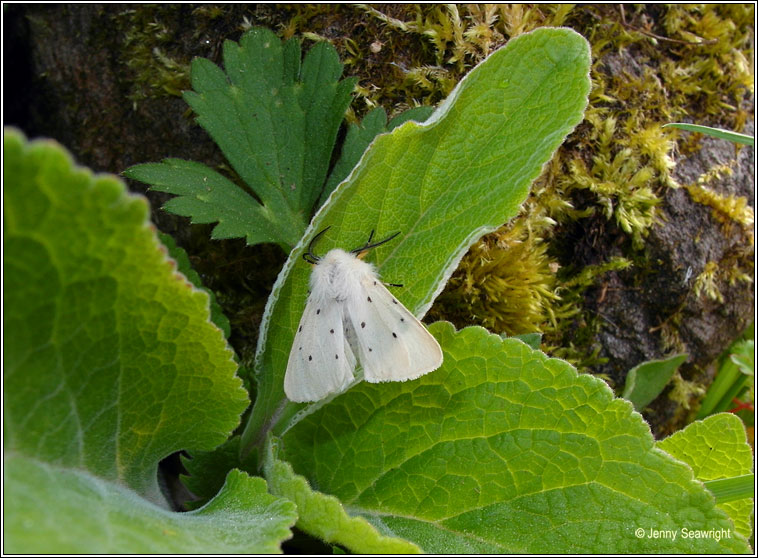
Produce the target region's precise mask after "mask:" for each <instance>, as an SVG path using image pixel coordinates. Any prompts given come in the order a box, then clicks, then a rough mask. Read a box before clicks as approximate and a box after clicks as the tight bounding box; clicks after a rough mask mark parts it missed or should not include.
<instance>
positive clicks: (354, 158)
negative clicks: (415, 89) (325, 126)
mask: <svg viewBox="0 0 758 558" xmlns="http://www.w3.org/2000/svg"><path fill="white" fill-rule="evenodd" d="M432 112H433V109H432V107H416V108H412V109H409V110H406V111H405V112H403V113H401V114H399V115H397V116H396V117H395V118H393V119H392V120H391V121H390V122H389V124H388V123H387V113H385V112H384V109H383V108H382V107H377V108H375V109H373V110H372V111H370V112H369V113H368V114H366V116H365V117H364V118H363V120H362V121H361V123H360V124H351V125H350V126H349V127H348V130H347V134H346V135H345V141H344V143H343V145H342V153H341V154H340V158H339V159H338V160H337V162H336V163H335V165H334V169H332V173H331V174H330V175H329V179H328V180H327V181H326V187H325V188H324V192H323V194H321V199H320V201H319V205H320V206H321V205H323V204H324V202H325V201H326V199H327V198H328V197H329V196H330V195H331V193H332V192H333V191H334V189H335V188H336V187H337V185H338V184H339V183H340V182H342V181H343V180H345V178H347V176H348V175H349V174H350V171H351V170H353V169H354V168H355V166H356V165H357V164H358V161H360V159H361V155H363V153H364V152H365V151H366V148H367V147H368V146H369V144H370V143H371V142H372V141H373V140H374V138H375V137H376V136H378V135H379V134H381V133H383V132H387V131H391V130H394V129H395V128H397V127H398V126H400V125H401V124H404V123H405V122H408V121H409V120H414V121H416V122H423V121H424V120H426V119H427V118H429V116H430V115H431V113H432Z"/></svg>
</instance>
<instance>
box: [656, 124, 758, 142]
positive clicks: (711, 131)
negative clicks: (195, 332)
mask: <svg viewBox="0 0 758 558" xmlns="http://www.w3.org/2000/svg"><path fill="white" fill-rule="evenodd" d="M661 128H679V129H680V130H686V131H688V132H699V133H701V134H705V135H707V136H713V137H714V138H719V139H725V140H729V141H731V142H733V143H741V144H744V145H754V142H755V140H754V138H753V136H748V135H745V134H738V133H737V132H731V131H729V130H722V129H721V128H711V127H710V126H700V125H699V124H687V123H684V122H676V123H671V124H664V125H663V126H661Z"/></svg>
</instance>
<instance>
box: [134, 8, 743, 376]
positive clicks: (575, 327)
mask: <svg viewBox="0 0 758 558" xmlns="http://www.w3.org/2000/svg"><path fill="white" fill-rule="evenodd" d="M187 18H189V20H190V23H189V24H188V23H187V22H186V21H185V20H187ZM753 19H754V6H753V5H751V4H730V5H720V4H697V5H684V4H676V5H656V6H653V5H644V4H639V5H635V6H628V5H627V6H616V5H598V4H586V5H578V6H574V5H569V4H561V5H547V4H540V5H523V4H507V5H506V4H500V5H439V4H437V5H413V4H403V5H370V6H368V5H358V6H349V5H314V4H298V5H287V6H278V7H265V6H258V7H255V8H253V7H249V6H242V7H232V6H228V7H227V6H225V7H224V8H223V9H222V8H219V7H215V6H205V5H204V6H201V7H199V8H191V7H190V8H187V7H177V6H164V7H151V6H148V5H144V6H139V7H135V8H134V9H130V10H128V11H126V12H124V15H123V16H122V18H121V19H120V21H121V25H122V29H123V30H124V33H125V36H126V38H127V39H126V49H125V52H124V57H123V58H124V60H125V61H127V63H128V66H129V67H130V68H131V69H132V70H133V71H134V72H135V75H136V85H135V89H134V91H133V93H132V95H131V97H132V98H133V99H135V100H137V99H139V98H144V97H145V96H149V95H159V96H160V95H174V94H177V93H178V91H180V90H181V89H185V88H187V87H188V85H189V81H188V74H187V69H188V64H189V59H188V57H187V56H186V55H180V54H178V52H179V49H176V50H175V49H174V48H173V44H174V43H172V41H174V42H175V41H176V37H177V34H178V33H179V30H181V27H180V26H181V25H184V26H185V27H189V28H190V29H191V32H187V34H186V40H187V41H192V40H194V41H196V42H200V41H201V38H202V37H203V36H204V35H203V33H204V31H205V30H206V29H208V28H209V26H210V25H211V23H213V24H214V26H213V28H212V29H214V30H216V31H215V35H213V36H214V37H217V36H218V31H217V30H218V29H219V28H223V27H224V26H226V28H227V29H228V30H229V33H228V35H227V36H224V37H218V38H217V39H215V40H217V41H218V42H219V44H220V41H221V40H222V39H223V38H233V39H236V38H237V37H236V36H234V35H236V34H237V33H239V32H241V31H244V30H245V29H247V28H249V27H251V26H253V25H265V26H267V27H269V28H271V29H274V30H277V32H278V33H279V34H280V36H282V37H283V38H289V37H291V36H296V35H297V36H300V37H302V38H303V39H304V42H305V44H304V49H307V48H309V46H310V45H309V44H308V42H309V41H315V40H329V41H330V42H331V43H332V44H334V45H335V47H336V48H337V50H338V52H339V53H340V57H341V60H342V61H343V63H344V64H345V66H346V69H345V74H346V75H355V76H358V77H359V78H360V82H359V85H358V86H357V88H356V98H355V100H354V102H353V104H352V106H351V109H350V110H349V113H348V119H349V120H351V121H356V120H358V119H360V118H362V116H363V115H364V114H365V113H366V112H368V111H369V110H371V109H372V108H374V107H377V106H383V107H384V108H385V109H386V110H387V112H388V113H389V115H390V116H393V115H394V114H396V113H398V112H401V111H403V110H405V109H407V108H409V107H413V106H418V105H434V104H436V103H438V102H439V101H441V100H442V99H444V98H445V97H446V96H447V95H448V94H449V92H450V91H451V90H452V88H453V87H454V86H455V84H456V83H457V82H458V81H460V79H461V78H462V77H463V76H464V75H465V73H466V72H467V71H468V70H469V69H471V68H472V67H473V66H474V65H475V64H477V63H478V62H480V61H481V60H482V59H483V58H485V57H486V56H487V55H488V54H489V53H490V52H492V51H493V50H495V49H496V48H498V47H499V46H501V45H503V44H504V43H505V42H506V41H507V40H508V39H510V38H512V37H514V36H517V35H519V34H521V33H525V32H528V31H531V30H533V29H535V28H537V27H541V26H560V25H568V26H570V27H572V28H573V29H575V30H576V31H578V32H579V33H581V34H582V35H583V36H585V37H586V38H587V39H588V40H589V41H590V43H591V46H592V54H593V60H594V61H595V62H594V64H593V68H592V72H591V79H592V83H593V88H592V92H591V95H590V105H589V107H588V109H587V113H586V119H585V122H584V123H583V124H582V125H580V127H579V128H577V130H576V131H575V132H574V134H572V136H570V137H569V139H568V140H567V142H566V143H565V144H564V146H563V147H562V148H561V149H560V150H559V151H558V152H557V153H556V156H555V158H554V159H553V161H552V162H551V163H550V164H548V165H546V167H545V170H544V172H543V175H542V176H541V177H540V178H539V179H538V180H537V181H536V182H535V184H534V185H533V187H532V194H531V195H530V198H529V199H528V200H527V203H526V204H525V206H524V209H523V211H522V212H521V214H520V215H519V216H518V217H517V218H516V219H514V220H513V221H512V222H511V223H509V224H508V225H507V226H505V227H504V228H503V229H501V230H500V231H498V232H496V233H494V234H493V235H490V236H488V237H485V238H484V239H482V240H481V241H480V242H478V243H476V244H475V245H474V246H473V247H472V248H471V251H470V253H469V254H468V255H467V256H466V257H464V258H463V260H462V261H461V264H460V269H459V270H458V271H457V272H456V273H455V274H454V275H453V277H452V278H451V281H450V285H448V288H447V289H446V290H445V291H444V293H443V294H442V295H441V296H440V298H439V299H438V301H437V303H436V304H435V306H434V307H433V309H432V315H433V316H434V317H437V318H447V319H451V320H452V321H454V322H455V323H457V324H458V325H465V324H469V323H479V324H482V325H485V326H487V327H489V328H491V329H492V330H493V331H498V332H508V333H523V332H527V331H542V332H544V333H545V334H546V335H545V336H544V338H543V339H544V342H543V347H546V348H548V349H550V350H551V351H552V352H553V354H556V355H557V356H562V357H564V358H567V359H568V360H570V361H572V362H574V363H575V364H578V365H579V366H580V367H581V368H585V367H586V368H591V367H592V366H593V365H595V364H597V363H598V362H600V360H599V358H598V356H597V355H598V353H597V351H598V347H597V346H596V344H595V343H596V342H595V339H596V334H597V332H598V331H599V329H600V327H601V326H602V323H601V322H600V321H599V320H598V319H597V317H596V316H595V315H594V314H593V313H591V312H588V311H586V310H584V294H585V292H586V290H587V289H588V288H590V287H594V286H597V284H598V282H599V281H601V280H602V277H603V276H604V274H605V273H609V272H610V271H612V270H619V269H622V268H623V266H625V265H628V263H629V261H634V262H635V265H636V266H637V267H638V268H639V270H640V271H641V272H643V273H644V271H645V266H646V265H649V264H648V263H647V262H645V260H644V259H643V256H642V254H644V251H642V250H640V248H642V247H643V246H644V243H645V240H646V237H647V234H648V231H649V230H650V228H651V227H652V226H654V224H655V223H656V221H657V219H658V212H659V203H660V200H661V198H662V195H663V194H664V193H665V191H666V189H668V188H672V187H677V185H676V183H675V181H674V180H673V178H672V176H671V170H672V168H673V166H674V154H675V153H676V151H677V150H678V152H679V154H681V155H682V156H686V155H687V154H689V153H692V152H694V151H696V150H698V149H699V147H700V146H699V141H700V139H699V136H698V135H697V134H688V133H681V132H679V131H677V130H672V129H665V130H664V129H661V125H662V124H664V123H667V122H672V121H676V120H682V119H687V120H690V121H696V122H706V121H707V122H708V123H709V124H714V125H718V126H719V127H722V128H727V129H732V130H735V131H743V129H744V124H745V122H746V120H747V119H748V118H749V116H750V113H749V110H750V104H749V103H745V102H744V99H745V97H746V94H747V93H749V92H752V87H753V85H752V84H753V75H752V66H751V63H750V60H752V57H753V53H752V50H751V48H752V40H753V33H754V28H753ZM169 29H170V31H169ZM188 44H190V45H191V44H192V43H188ZM185 46H187V45H185ZM206 50H208V49H206ZM184 52H193V50H192V48H188V49H186V50H185V51H184ZM193 53H194V52H193ZM197 54H199V55H202V56H209V53H208V52H198V53H197ZM610 64H614V66H613V69H611V68H609V65H610ZM680 134H681V135H680ZM716 172H717V171H714V173H716ZM714 178H715V176H714V177H712V178H710V179H706V180H703V181H701V182H700V183H697V184H695V185H689V186H687V189H688V191H689V193H690V196H691V197H692V199H693V200H695V201H696V202H698V203H702V204H704V205H707V206H708V207H710V208H711V209H712V210H713V212H714V216H715V217H716V218H717V219H719V220H720V222H722V223H724V226H732V225H733V224H736V225H737V226H740V227H741V228H742V230H743V231H744V234H745V235H746V236H747V237H748V242H747V243H746V246H745V247H743V248H741V249H737V250H736V251H735V253H734V254H731V255H730V256H729V257H728V258H726V259H725V261H721V262H718V263H717V268H716V270H715V271H714V270H713V269H711V268H708V269H707V270H706V271H705V272H704V274H705V275H703V276H702V279H701V278H699V280H700V283H699V285H701V286H700V288H699V291H698V292H699V293H702V295H703V296H709V297H710V296H717V295H716V293H717V292H720V289H719V284H723V282H724V281H726V282H733V281H747V280H751V279H752V270H751V269H749V267H748V264H747V263H746V262H748V261H752V257H751V252H752V231H751V230H748V229H750V228H751V227H752V210H751V209H750V208H749V207H748V206H747V203H746V200H744V199H742V198H734V197H728V196H724V195H722V194H719V193H718V192H717V191H716V190H715V189H713V188H712V187H711V186H710V184H711V182H712V180H713V179H714ZM603 223H606V224H607V225H606V226H607V229H609V230H613V234H614V235H615V234H616V232H615V230H616V228H617V229H618V235H620V237H619V238H614V239H613V240H614V242H613V243H611V242H607V243H605V244H606V246H603V245H602V243H600V244H601V245H599V246H598V247H597V249H596V251H595V252H593V253H592V254H589V255H587V257H586V261H581V260H578V259H577V261H575V262H574V263H575V264H576V265H571V266H568V265H566V266H565V267H561V266H560V262H561V261H562V257H564V253H565V249H566V245H564V244H561V243H562V242H565V240H564V238H565V233H566V231H567V230H572V229H574V230H587V229H590V228H593V227H597V228H598V229H600V230H603ZM624 239H626V241H625V242H624ZM611 244H612V246H611ZM572 248H573V247H572ZM740 250H742V252H740ZM619 251H620V252H621V254H622V255H623V256H624V257H622V258H618V255H619ZM587 264H593V265H587ZM662 319H663V320H664V321H663V323H664V327H661V328H660V330H659V331H660V335H661V342H662V344H663V345H664V346H667V345H675V344H677V343H679V341H678V335H677V329H678V322H677V317H676V313H674V314H672V315H671V316H668V317H662ZM569 334H570V335H569ZM569 338H570V340H569V341H567V339H569Z"/></svg>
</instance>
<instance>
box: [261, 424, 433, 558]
mask: <svg viewBox="0 0 758 558" xmlns="http://www.w3.org/2000/svg"><path fill="white" fill-rule="evenodd" d="M278 453H279V440H278V439H276V438H274V437H273V436H272V437H270V438H269V440H268V444H267V448H266V458H265V460H264V468H265V469H264V471H265V475H266V478H267V479H268V481H269V488H270V490H271V492H272V493H274V494H278V495H281V496H284V497H286V498H287V499H288V500H290V501H292V502H295V503H296V504H297V509H298V523H297V527H298V528H299V529H300V530H302V531H305V532H306V533H310V534H311V535H313V536H315V537H318V538H320V539H322V540H323V541H325V542H327V543H332V544H335V543H336V544H340V545H343V546H345V547H347V548H349V549H350V550H351V551H352V552H354V553H358V554H416V553H418V552H419V550H420V549H419V547H418V546H417V545H415V544H414V543H412V542H410V541H407V540H404V539H402V538H398V537H394V536H392V535H391V534H388V533H386V532H385V530H384V529H381V527H379V528H377V526H375V525H372V523H370V522H369V521H367V520H366V519H365V518H363V517H353V516H351V515H350V514H348V513H347V511H346V510H345V508H344V506H343V505H342V502H340V501H339V500H338V499H337V498H335V497H334V496H330V495H329V494H323V493H321V492H318V491H316V490H313V489H312V488H311V487H310V485H309V484H308V481H307V480H306V478H305V477H303V476H301V475H298V474H295V472H294V471H293V470H292V466H291V465H290V464H289V463H287V462H286V461H282V460H280V459H279V458H278Z"/></svg>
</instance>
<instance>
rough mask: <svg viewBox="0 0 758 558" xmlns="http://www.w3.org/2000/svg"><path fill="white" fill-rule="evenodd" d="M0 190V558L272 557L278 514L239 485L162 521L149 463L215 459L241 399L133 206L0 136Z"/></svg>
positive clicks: (202, 308) (202, 312)
mask: <svg viewBox="0 0 758 558" xmlns="http://www.w3.org/2000/svg"><path fill="white" fill-rule="evenodd" d="M3 178H4V180H3V183H4V189H3V197H4V205H3V210H4V225H5V227H4V237H3V258H4V272H5V277H4V279H5V283H4V294H5V296H4V305H5V307H4V315H3V319H4V323H3V329H4V333H5V339H4V341H5V347H4V349H5V351H4V353H3V365H4V366H3V371H4V428H5V437H4V456H5V478H4V488H5V518H4V521H5V524H4V527H5V531H4V534H5V537H6V542H7V544H8V546H6V547H5V550H9V549H13V550H12V551H13V552H18V553H34V552H84V553H95V552H118V553H129V552H183V553H194V552H198V551H202V549H203V548H206V551H208V552H211V551H218V550H220V549H223V548H228V549H230V551H231V549H234V548H236V549H245V551H247V552H262V551H267V550H268V549H275V548H278V545H279V542H280V541H281V540H282V539H283V538H284V537H286V536H287V533H286V531H287V529H288V527H289V526H290V525H291V524H292V522H293V521H294V515H293V511H292V509H291V508H290V507H289V505H288V504H287V503H286V502H282V501H281V500H278V499H272V498H271V497H270V496H267V495H265V494H262V492H263V488H262V487H263V482H262V481H260V480H255V479H249V478H247V476H246V475H242V474H241V473H237V474H235V475H232V476H231V477H229V478H228V479H227V485H226V488H225V490H224V491H222V493H221V494H220V496H219V497H218V498H217V499H216V500H214V502H215V504H213V505H211V506H209V507H206V508H204V510H200V511H199V512H198V513H197V514H195V515H187V514H182V515H179V514H172V513H169V512H168V511H166V510H165V508H166V507H167V502H166V500H165V499H164V497H163V495H162V494H161V491H160V489H159V487H158V483H157V478H158V462H159V460H161V459H162V458H164V457H166V456H167V455H170V454H171V453H174V452H176V451H178V450H181V449H188V450H196V451H199V450H210V449H212V448H214V447H216V446H218V445H219V444H221V443H222V442H224V441H225V440H226V439H227V438H228V436H229V435H230V434H231V432H232V431H233V430H234V428H235V427H236V426H237V425H238V424H239V420H240V414H241V413H242V412H243V411H244V409H245V407H246V406H247V403H248V401H247V394H246V392H245V391H244V389H242V387H241V384H242V382H241V381H240V379H239V378H237V377H236V376H235V375H234V372H235V370H236V365H235V363H234V361H233V359H232V352H231V350H230V349H229V348H228V346H227V345H226V342H225V341H224V338H223V335H222V333H221V331H220V330H219V329H218V328H217V327H216V326H215V325H213V324H212V323H211V322H210V321H209V319H208V306H209V302H208V295H207V294H206V293H204V292H202V291H200V290H198V289H195V288H194V287H193V286H192V284H190V283H189V282H188V281H187V279H186V278H185V277H184V276H183V275H181V274H179V273H177V272H176V264H175V262H173V261H172V260H169V259H168V258H167V257H166V253H165V249H164V248H163V247H162V246H161V244H160V242H159V241H158V239H157V237H156V235H155V230H154V228H153V227H152V226H151V225H150V224H149V222H148V220H147V217H148V208H147V203H146V202H145V200H144V198H142V197H138V196H133V195H127V194H126V192H125V188H124V185H123V183H122V182H121V181H119V180H118V179H117V178H115V177H112V176H105V175H100V176H93V175H92V173H91V172H89V171H88V170H86V169H81V168H76V167H74V166H73V164H72V161H71V159H70V156H69V155H68V154H67V153H66V152H65V151H64V150H63V149H62V148H61V147H60V146H58V145H57V144H55V143H53V142H50V141H35V142H27V141H26V140H25V138H24V137H23V136H22V135H21V134H20V133H18V132H16V131H9V130H6V132H5V137H4V168H3ZM243 512H244V513H243ZM248 514H249V517H250V520H249V521H248V520H247V519H246V518H247V516H248ZM255 518H258V519H255ZM250 522H252V524H250ZM267 525H268V526H269V527H266V526H267ZM230 531H231V532H233V533H237V532H239V533H241V534H242V535H244V534H245V532H247V531H255V532H259V535H255V536H253V535H250V536H249V539H248V540H240V539H238V538H236V537H235V536H230V535H229V532H230ZM248 534H249V533H248ZM195 537H197V538H199V539H200V538H205V539H207V541H208V544H209V545H210V546H208V547H205V546H203V545H202V544H199V543H198V542H197V540H196V539H195ZM224 541H225V542H224ZM221 542H224V544H226V545H228V546H223V545H222V544H221ZM215 543H219V545H218V546H213V545H214V544H215Z"/></svg>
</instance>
